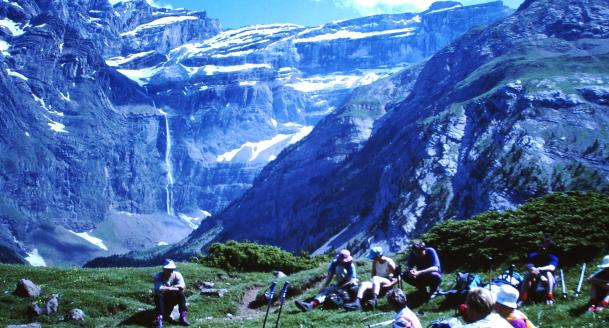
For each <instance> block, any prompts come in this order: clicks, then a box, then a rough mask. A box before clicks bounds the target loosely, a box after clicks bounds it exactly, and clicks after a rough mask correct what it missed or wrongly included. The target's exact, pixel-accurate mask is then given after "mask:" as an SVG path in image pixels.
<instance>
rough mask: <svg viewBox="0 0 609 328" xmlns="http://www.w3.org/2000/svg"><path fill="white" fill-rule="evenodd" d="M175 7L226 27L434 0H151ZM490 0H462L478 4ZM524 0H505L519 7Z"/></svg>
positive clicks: (351, 14)
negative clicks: (204, 15)
mask: <svg viewBox="0 0 609 328" xmlns="http://www.w3.org/2000/svg"><path fill="white" fill-rule="evenodd" d="M149 1H154V2H155V3H156V4H158V5H168V6H171V7H173V8H188V9H196V10H206V11H207V13H208V15H209V16H210V17H213V18H219V19H220V22H221V24H222V26H224V27H225V28H234V27H239V26H244V25H250V24H268V23H294V24H300V25H306V26H313V25H320V24H323V23H327V22H330V21H333V20H343V19H349V18H355V17H361V16H367V15H373V14H381V13H399V12H418V11H423V10H425V9H426V8H428V7H429V5H430V4H431V3H432V2H433V0H149ZM484 2H489V0H463V1H461V3H463V4H465V5H468V4H477V3H484ZM522 2H523V0H504V3H505V4H506V5H508V6H510V7H512V8H517V7H518V5H520V3H522Z"/></svg>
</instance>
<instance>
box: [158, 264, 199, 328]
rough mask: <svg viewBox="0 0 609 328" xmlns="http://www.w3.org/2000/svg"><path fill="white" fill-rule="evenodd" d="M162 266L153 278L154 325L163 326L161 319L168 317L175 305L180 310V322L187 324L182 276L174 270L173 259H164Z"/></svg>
mask: <svg viewBox="0 0 609 328" xmlns="http://www.w3.org/2000/svg"><path fill="white" fill-rule="evenodd" d="M162 268H163V271H161V272H158V273H156V274H155V275H154V278H153V281H154V304H155V306H156V327H157V328H162V327H163V319H164V318H165V319H166V318H167V317H169V314H170V313H171V309H173V307H174V306H176V305H178V307H179V310H180V324H181V325H182V326H188V325H189V324H190V323H189V322H188V319H187V318H186V316H187V313H188V308H187V307H186V296H184V290H185V289H186V283H185V282H184V277H182V274H181V273H179V272H178V271H175V269H176V264H175V262H174V261H173V260H169V259H167V260H165V261H164V262H163V265H162Z"/></svg>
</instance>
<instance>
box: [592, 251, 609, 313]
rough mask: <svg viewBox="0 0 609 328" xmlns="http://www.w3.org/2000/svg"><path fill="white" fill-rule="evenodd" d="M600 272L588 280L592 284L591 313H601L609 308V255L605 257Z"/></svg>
mask: <svg viewBox="0 0 609 328" xmlns="http://www.w3.org/2000/svg"><path fill="white" fill-rule="evenodd" d="M598 267H599V269H600V270H599V271H597V272H595V273H593V274H592V275H591V276H590V277H589V278H588V283H590V301H589V302H588V306H589V307H588V311H589V312H601V311H604V310H605V309H606V308H607V306H609V255H607V256H605V257H603V261H602V262H601V264H600V265H599V266H598Z"/></svg>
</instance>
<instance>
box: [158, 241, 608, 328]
mask: <svg viewBox="0 0 609 328" xmlns="http://www.w3.org/2000/svg"><path fill="white" fill-rule="evenodd" d="M550 247H551V243H549V242H542V243H541V244H539V245H538V247H537V251H535V252H532V253H531V254H530V255H529V257H528V261H527V262H528V263H527V267H526V268H527V270H526V273H525V275H524V279H522V282H521V283H520V284H519V285H520V286H519V287H520V290H518V289H517V288H515V287H514V284H512V283H511V281H510V280H508V281H506V283H502V284H495V285H494V286H489V287H490V288H486V287H485V288H481V287H474V288H471V289H469V291H468V292H467V294H466V297H465V302H464V303H462V304H460V305H459V306H458V310H459V313H460V314H461V317H462V319H463V321H465V322H466V324H465V325H461V324H460V323H459V322H457V323H456V324H458V326H459V327H466V328H487V327H488V328H491V327H492V328H503V327H505V328H510V327H515V328H532V327H535V326H534V325H533V324H532V322H531V321H530V320H529V319H528V317H527V316H526V315H525V314H524V313H522V312H521V311H519V310H518V308H521V307H522V305H523V304H525V303H527V302H529V300H530V294H531V292H537V290H538V287H539V286H541V287H542V290H543V291H544V292H545V295H544V298H545V301H546V303H547V304H548V305H552V304H553V303H554V295H553V292H552V291H553V288H554V285H555V283H556V278H555V276H556V270H557V267H558V258H557V256H556V255H554V254H553V253H551V251H550ZM366 257H367V258H368V259H370V260H372V274H371V278H370V280H368V281H362V282H361V283H358V279H357V272H356V267H355V264H354V261H353V257H352V256H351V253H350V252H349V250H346V249H343V250H340V251H339V252H338V253H337V254H336V256H335V257H334V258H333V260H332V261H331V263H330V266H329V267H328V275H327V276H326V279H325V280H324V282H323V284H322V288H321V290H320V292H319V293H317V295H315V296H314V297H313V298H310V299H309V300H308V301H302V300H297V301H296V302H295V303H296V306H297V307H298V308H299V309H300V310H301V311H304V312H307V311H311V310H313V309H315V308H316V307H318V306H321V305H325V306H332V307H343V308H344V309H345V310H348V311H357V310H361V309H362V307H372V308H374V307H376V305H377V303H378V301H379V298H381V297H386V298H387V303H388V304H389V305H390V306H391V307H392V308H393V309H394V310H395V311H396V312H398V314H397V315H396V317H395V319H394V320H393V322H392V324H393V327H394V328H396V327H401V328H403V327H409V328H421V327H422V326H421V323H420V321H419V319H418V318H417V316H416V314H415V313H414V312H413V311H412V310H410V309H409V308H408V306H407V297H406V295H405V294H404V292H403V291H402V290H401V289H400V288H398V283H399V282H400V281H404V282H406V283H408V284H410V285H412V286H414V287H415V288H416V290H417V291H416V293H415V294H414V295H417V297H418V298H419V299H420V301H422V302H427V301H429V300H430V299H431V298H432V297H434V296H435V295H436V294H437V293H438V292H439V290H438V288H439V286H440V284H441V282H442V267H441V265H440V260H439V257H438V254H437V252H436V250H435V249H434V248H433V247H428V246H426V245H425V243H424V242H423V241H420V240H416V241H414V242H413V243H412V246H411V251H410V254H409V255H408V259H407V261H406V266H405V269H404V270H401V267H400V266H397V265H396V263H395V261H394V260H393V259H391V258H390V257H388V256H385V255H384V253H383V249H382V248H381V247H378V246H375V247H371V248H370V250H369V251H368V254H367V256H366ZM175 269H176V265H175V263H174V262H173V261H172V260H166V261H165V263H163V271H162V272H159V273H157V274H156V275H155V276H154V289H155V297H154V299H155V305H156V310H155V311H156V321H155V322H156V327H157V328H161V327H162V326H163V320H164V319H166V318H167V315H168V313H170V312H171V309H173V308H174V307H175V306H176V305H178V306H179V311H180V317H179V323H180V324H181V325H184V326H188V325H189V322H188V320H187V311H188V309H187V306H186V298H185V296H184V290H185V288H186V285H185V282H184V278H183V277H182V275H181V274H180V273H179V272H177V271H175ZM598 269H599V270H598V271H597V272H595V273H593V274H592V275H591V276H590V277H589V278H588V280H587V281H588V283H589V284H590V300H589V303H588V311H589V312H601V311H604V310H605V309H606V308H607V306H608V305H609V255H607V256H605V257H604V258H603V260H602V263H601V264H600V265H598ZM510 278H511V277H510ZM332 282H334V283H332ZM453 323H454V322H453ZM455 326H457V325H452V326H450V327H455Z"/></svg>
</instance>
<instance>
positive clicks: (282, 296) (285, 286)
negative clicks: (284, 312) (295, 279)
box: [275, 281, 290, 328]
mask: <svg viewBox="0 0 609 328" xmlns="http://www.w3.org/2000/svg"><path fill="white" fill-rule="evenodd" d="M289 286H290V282H289V281H286V282H285V283H284V284H283V288H281V292H279V314H278V315H277V321H276V322H275V328H277V327H279V319H280V318H281V309H283V303H284V302H285V296H286V295H287V293H288V287H289Z"/></svg>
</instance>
